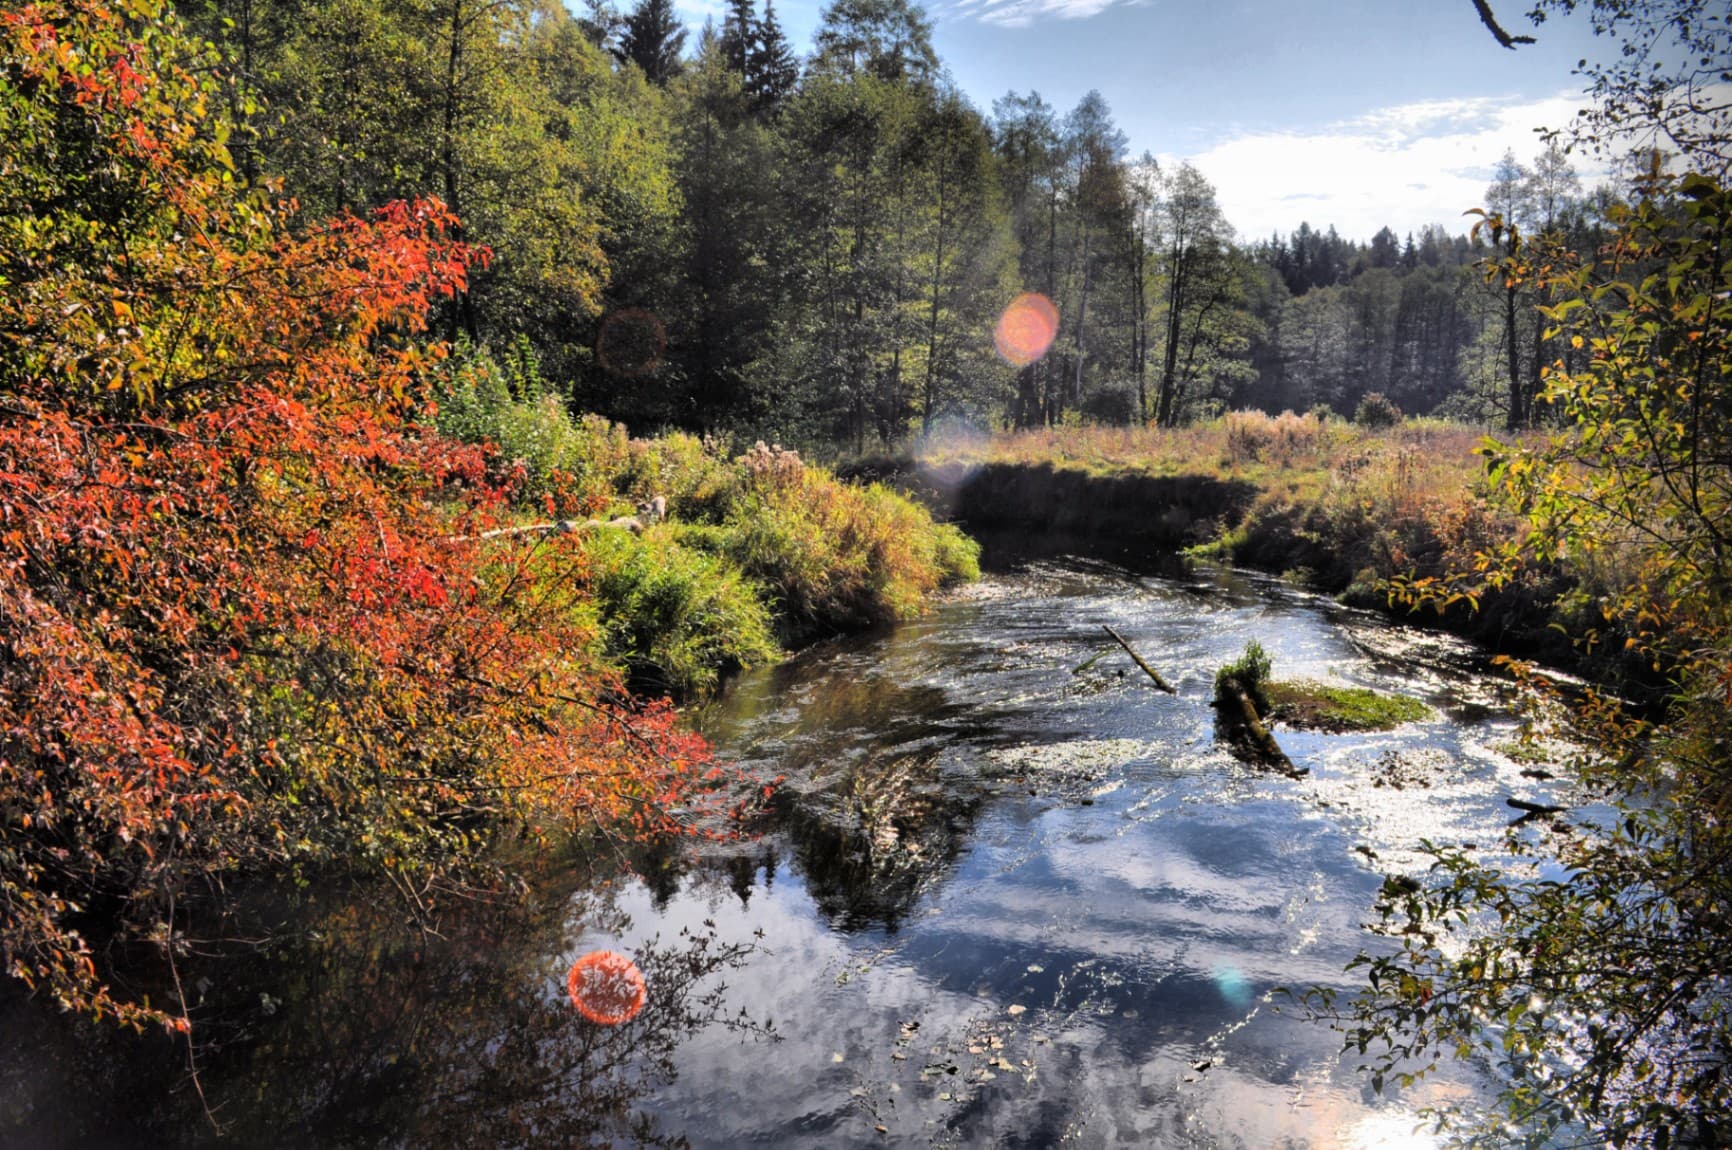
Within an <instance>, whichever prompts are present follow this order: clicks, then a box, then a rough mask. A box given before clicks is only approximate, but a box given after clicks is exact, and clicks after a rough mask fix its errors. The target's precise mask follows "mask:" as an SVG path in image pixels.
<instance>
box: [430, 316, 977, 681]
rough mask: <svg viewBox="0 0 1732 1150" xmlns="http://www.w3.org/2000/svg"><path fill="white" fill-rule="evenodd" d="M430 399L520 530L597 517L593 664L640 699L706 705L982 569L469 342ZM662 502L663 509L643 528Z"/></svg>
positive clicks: (890, 521) (845, 496) (810, 470)
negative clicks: (734, 681) (577, 411)
mask: <svg viewBox="0 0 1732 1150" xmlns="http://www.w3.org/2000/svg"><path fill="white" fill-rule="evenodd" d="M436 395H437V406H438V415H437V417H436V422H437V425H438V427H439V430H440V431H442V432H444V433H445V434H447V435H450V436H452V437H453V438H456V439H461V440H466V441H469V442H474V443H485V444H488V445H489V446H491V448H492V449H493V451H494V457H493V458H494V464H495V466H496V467H497V468H498V469H500V470H501V471H503V472H505V473H507V475H505V476H502V478H508V479H509V480H510V481H511V482H512V483H514V484H515V491H516V492H517V498H516V504H517V508H516V512H515V514H516V515H517V516H518V517H519V518H521V519H522V521H523V523H524V524H526V525H527V524H530V523H533V522H542V521H545V520H546V518H547V514H546V513H548V512H549V511H550V509H554V510H558V511H559V512H561V513H562V514H563V513H567V512H569V513H571V514H573V515H581V516H589V517H591V518H592V519H594V520H595V521H596V526H595V527H594V528H593V529H591V530H588V531H585V532H583V539H582V542H581V544H580V547H581V550H582V552H583V554H584V556H585V559H586V560H587V563H588V578H589V590H590V592H591V596H592V603H591V604H590V606H589V610H591V611H592V612H593V614H594V624H595V626H594V628H593V630H594V634H595V645H594V648H593V650H592V651H591V654H592V655H594V656H595V657H596V658H598V659H600V660H601V661H602V662H604V663H606V664H607V665H609V666H611V667H613V668H614V669H616V670H617V671H618V672H620V673H621V674H622V675H623V676H624V677H625V680H626V682H627V683H628V684H629V685H630V686H631V687H632V688H633V689H634V690H635V691H637V692H639V693H642V694H647V695H652V696H653V695H664V694H665V695H669V696H671V697H672V698H674V699H676V700H680V701H688V700H695V699H698V698H701V697H703V696H705V695H707V694H710V693H712V692H714V691H715V690H717V689H718V688H719V687H720V685H721V683H722V682H723V681H724V679H725V678H726V677H727V676H728V675H729V674H731V673H733V672H736V671H739V670H743V669H745V668H748V667H753V666H760V665H763V664H765V663H770V662H774V661H776V660H777V659H779V658H781V657H782V655H783V654H784V653H785V651H786V650H788V649H792V648H798V647H800V646H803V645H805V644H807V643H810V642H813V641H815V640H817V639H821V638H824V637H826V636H829V635H835V634H842V633H845V632H848V631H855V630H860V629H863V628H868V627H872V626H876V625H880V624H884V623H889V622H894V621H896V620H900V619H907V618H911V617H913V616H915V615H917V614H918V613H919V612H920V611H921V609H922V607H923V606H924V604H925V601H926V599H927V597H928V596H929V595H930V594H931V593H932V592H934V591H936V590H938V589H939V588H941V587H945V586H949V585H951V584H955V583H960V582H967V581H970V580H973V579H976V578H978V577H979V575H980V566H979V559H980V546H979V544H977V543H976V542H975V541H974V540H972V539H970V538H968V536H966V535H965V534H963V532H962V531H961V530H959V529H958V528H957V527H956V526H954V525H952V524H949V523H943V522H938V521H935V520H934V518H933V516H932V514H931V512H930V511H929V510H928V509H927V508H925V507H924V506H922V505H920V504H919V503H918V502H916V501H915V500H913V499H911V498H909V497H908V496H906V495H904V494H902V493H899V492H897V491H895V490H893V489H891V488H890V487H888V486H885V485H883V484H878V483H871V482H866V483H854V482H849V481H846V480H842V479H838V478H837V477H836V475H834V474H833V473H832V472H830V471H829V470H828V469H826V468H824V467H821V466H818V465H816V464H813V463H809V462H807V461H806V460H804V459H802V458H801V457H800V455H799V454H798V453H797V452H795V451H792V450H788V449H786V448H783V447H782V446H780V445H779V444H774V445H767V444H765V443H763V442H758V443H755V444H753V445H751V446H750V447H748V448H746V449H744V450H743V451H742V450H738V449H736V447H735V445H734V444H733V442H732V441H731V440H730V439H729V438H727V437H715V436H710V437H702V438H700V437H698V436H694V435H690V434H686V433H684V432H677V431H676V432H666V433H664V434H662V435H659V436H656V437H653V438H633V437H632V436H631V435H630V434H629V433H628V432H627V429H626V428H625V427H624V426H623V425H620V424H617V423H612V422H610V421H608V420H607V419H604V418H602V417H601V416H599V415H581V416H574V415H572V414H570V412H569V410H568V408H567V406H566V404H565V403H564V401H563V400H562V399H561V398H559V396H558V395H557V394H555V392H554V390H553V389H552V388H551V387H549V386H548V385H547V384H546V383H545V382H544V381H543V380H541V378H540V376H539V374H538V373H537V372H536V371H534V370H533V369H532V370H530V371H528V372H524V371H522V370H518V371H507V370H505V369H502V368H501V367H500V366H499V365H498V364H497V363H496V362H495V361H494V359H493V358H492V357H490V356H489V355H488V354H487V353H486V352H484V351H480V350H477V349H473V348H459V349H458V351H457V353H456V354H455V355H454V356H453V357H452V359H450V360H449V361H447V362H446V364H444V365H443V370H442V372H441V375H440V379H439V382H438V384H437V386H436ZM658 499H659V500H661V503H660V505H659V506H660V507H661V508H662V511H661V514H660V515H656V514H649V515H646V516H644V517H642V518H640V517H639V515H638V514H637V513H639V512H641V511H642V510H643V509H644V508H645V507H647V506H649V505H650V504H651V503H652V502H653V501H655V500H658ZM566 522H570V520H567V521H566Z"/></svg>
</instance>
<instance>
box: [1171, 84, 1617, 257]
mask: <svg viewBox="0 0 1732 1150" xmlns="http://www.w3.org/2000/svg"><path fill="white" fill-rule="evenodd" d="M1580 107H1581V97H1580V96H1577V95H1570V94H1563V95H1558V96H1553V97H1548V98H1545V99H1540V100H1527V101H1521V100H1516V99H1513V98H1499V97H1476V98H1472V99H1458V100H1429V101H1425V102H1422V103H1415V104H1402V105H1398V106H1396V107H1391V108H1382V109H1378V110H1377V111H1374V112H1370V113H1367V114H1366V115H1363V116H1359V117H1357V118H1355V119H1352V120H1348V121H1344V122H1342V123H1337V124H1331V125H1328V126H1327V127H1324V128H1320V129H1318V130H1315V131H1310V132H1247V133H1244V134H1241V135H1237V136H1234V137H1232V138H1231V139H1228V140H1226V141H1224V142H1222V143H1219V144H1215V145H1213V146H1211V147H1209V148H1208V149H1207V150H1205V151H1203V152H1200V153H1198V154H1196V155H1193V156H1191V157H1190V159H1191V162H1192V163H1193V164H1195V165H1196V167H1197V169H1198V170H1199V171H1201V172H1202V173H1203V174H1204V175H1205V176H1207V177H1208V178H1209V180H1210V182H1212V183H1213V184H1214V185H1215V187H1216V189H1217V191H1218V192H1219V195H1220V201H1221V208H1222V210H1223V211H1224V212H1225V213H1226V215H1227V218H1228V219H1229V220H1231V221H1232V223H1233V226H1234V227H1236V228H1238V230H1239V233H1240V235H1241V236H1244V237H1246V238H1248V239H1262V238H1264V237H1266V236H1268V235H1269V234H1270V233H1271V232H1275V231H1279V232H1282V233H1288V232H1291V231H1292V230H1293V229H1294V228H1296V227H1298V226H1299V224H1300V222H1301V221H1305V222H1309V223H1310V224H1311V225H1312V226H1313V227H1319V228H1321V227H1327V226H1329V225H1330V224H1333V225H1334V226H1335V227H1336V229H1337V230H1338V231H1340V233H1341V234H1342V235H1343V236H1346V237H1349V238H1352V239H1359V240H1367V239H1370V238H1371V234H1372V233H1373V232H1375V231H1376V230H1377V229H1378V228H1380V227H1383V226H1385V225H1387V226H1389V227H1391V228H1393V229H1394V230H1395V232H1396V234H1397V235H1405V234H1406V233H1407V232H1409V231H1415V232H1416V231H1418V230H1419V229H1420V228H1421V227H1423V226H1424V225H1426V224H1430V223H1437V224H1443V225H1444V226H1445V227H1447V228H1449V229H1450V230H1451V231H1452V232H1456V231H1463V230H1465V229H1466V228H1467V226H1468V223H1467V221H1464V220H1463V217H1462V213H1463V212H1465V211H1467V210H1468V209H1469V208H1474V207H1478V206H1480V204H1481V202H1482V201H1483V200H1484V197H1485V187H1486V185H1487V184H1488V183H1490V182H1491V173H1492V168H1493V166H1494V165H1495V164H1496V163H1497V161H1498V158H1499V157H1500V156H1502V155H1503V153H1504V149H1506V148H1513V149H1514V150H1515V154H1516V155H1517V156H1518V157H1520V158H1521V160H1522V162H1524V163H1527V162H1530V161H1531V160H1532V158H1533V157H1534V156H1535V155H1536V154H1537V153H1538V152H1539V151H1540V150H1541V149H1542V148H1543V147H1544V146H1545V145H1544V143H1543V142H1542V141H1541V139H1540V137H1539V136H1537V135H1536V134H1535V130H1536V129H1538V128H1542V127H1543V128H1563V127H1566V126H1567V125H1568V124H1569V123H1570V121H1571V120H1572V119H1574V118H1575V115H1576V112H1577V110H1578V109H1579V108H1580ZM1571 160H1572V162H1573V163H1574V164H1575V165H1576V169H1577V171H1578V173H1579V174H1580V175H1581V177H1582V183H1583V185H1584V186H1587V187H1591V186H1592V185H1593V184H1594V183H1595V182H1596V181H1597V180H1598V179H1599V178H1600V177H1601V176H1602V175H1603V168H1602V167H1601V166H1600V165H1598V164H1596V163H1594V162H1592V161H1590V159H1589V158H1588V157H1585V156H1579V155H1572V157H1571ZM1163 162H1165V157H1163Z"/></svg>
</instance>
